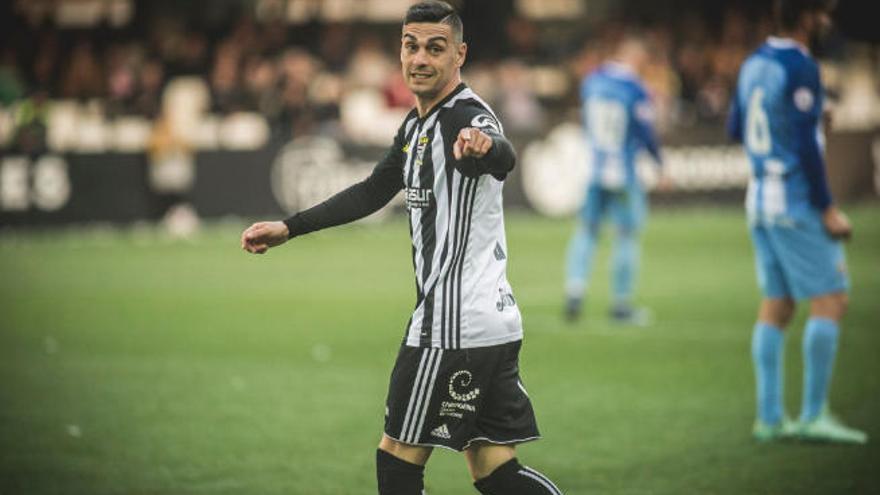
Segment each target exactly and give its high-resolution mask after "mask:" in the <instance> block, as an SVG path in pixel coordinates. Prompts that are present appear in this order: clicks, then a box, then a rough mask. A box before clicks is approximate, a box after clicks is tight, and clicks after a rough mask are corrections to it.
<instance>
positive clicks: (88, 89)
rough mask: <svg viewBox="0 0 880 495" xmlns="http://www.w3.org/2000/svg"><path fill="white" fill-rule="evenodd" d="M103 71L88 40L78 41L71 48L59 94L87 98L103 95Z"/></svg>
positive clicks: (66, 96) (67, 96)
mask: <svg viewBox="0 0 880 495" xmlns="http://www.w3.org/2000/svg"><path fill="white" fill-rule="evenodd" d="M102 75H103V71H102V70H101V64H99V63H98V59H97V57H95V53H94V51H93V49H92V44H91V42H89V41H85V40H84V41H80V42H79V43H77V44H76V46H75V47H74V48H73V53H72V54H71V55H70V60H69V61H68V63H67V69H66V70H65V72H64V76H63V77H62V81H61V96H63V97H65V98H76V99H89V98H98V97H101V96H103V95H104V84H103V78H102Z"/></svg>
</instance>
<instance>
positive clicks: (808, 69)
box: [787, 60, 831, 211]
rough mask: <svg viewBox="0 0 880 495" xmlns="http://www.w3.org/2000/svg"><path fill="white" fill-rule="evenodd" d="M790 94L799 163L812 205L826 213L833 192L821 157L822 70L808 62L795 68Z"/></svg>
mask: <svg viewBox="0 0 880 495" xmlns="http://www.w3.org/2000/svg"><path fill="white" fill-rule="evenodd" d="M787 95H788V97H789V98H791V106H792V108H793V110H792V113H793V116H794V117H793V127H794V134H795V136H794V137H795V139H796V143H797V150H798V159H799V160H798V161H799V163H800V165H801V169H802V170H803V173H804V176H805V178H806V179H807V184H808V185H809V191H810V203H811V204H812V205H813V206H814V207H816V208H818V209H819V210H820V211H824V210H825V209H826V208H828V206H830V205H831V191H830V189H829V187H828V180H827V177H826V174H825V160H824V158H823V156H822V154H823V151H822V144H821V139H822V136H821V132H822V131H821V126H820V122H821V119H822V108H823V107H822V106H823V96H822V84H821V81H820V78H819V67H818V66H817V65H816V64H815V63H813V62H812V61H809V60H806V61H805V62H804V63H803V64H801V65H799V66H798V67H796V68H795V70H794V72H793V74H792V77H791V84H790V85H789V88H788V93H787Z"/></svg>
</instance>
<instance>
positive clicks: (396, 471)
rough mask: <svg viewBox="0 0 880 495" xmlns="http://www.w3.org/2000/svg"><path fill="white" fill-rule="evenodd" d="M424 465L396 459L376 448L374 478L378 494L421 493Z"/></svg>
mask: <svg viewBox="0 0 880 495" xmlns="http://www.w3.org/2000/svg"><path fill="white" fill-rule="evenodd" d="M424 475H425V466H419V465H418V464H413V463H411V462H406V461H404V460H403V459H398V458H397V457H394V456H393V455H391V454H389V453H388V452H385V451H384V450H382V449H376V479H377V480H378V481H379V495H422V489H423V488H424V487H425V484H424Z"/></svg>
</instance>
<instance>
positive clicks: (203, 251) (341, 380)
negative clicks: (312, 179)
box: [0, 204, 880, 495]
mask: <svg viewBox="0 0 880 495" xmlns="http://www.w3.org/2000/svg"><path fill="white" fill-rule="evenodd" d="M850 213H851V215H852V219H853V223H854V225H855V231H856V235H855V239H854V242H852V243H851V244H849V245H848V248H847V249H848V258H849V268H850V272H851V276H852V281H853V290H852V296H851V307H850V313H849V315H848V316H847V319H846V320H845V323H844V325H843V337H842V342H841V348H840V352H839V355H838V361H837V366H836V371H835V377H834V387H833V390H832V398H833V399H832V402H833V405H834V407H835V409H836V411H837V412H838V413H839V414H840V415H841V416H842V417H843V418H845V419H846V420H847V421H848V422H849V423H851V424H852V425H854V426H858V427H861V428H864V429H866V430H868V432H869V434H870V435H871V436H872V440H871V442H870V443H869V444H868V445H867V446H862V447H848V446H817V445H805V444H797V443H794V444H784V445H757V444H755V443H753V442H752V441H751V439H750V437H749V431H750V427H751V422H752V419H753V408H754V406H753V385H752V370H751V364H750V357H749V339H750V334H751V327H752V324H753V320H754V314H755V308H756V305H757V302H758V292H757V289H756V286H755V278H754V272H753V268H752V251H751V245H750V242H749V240H748V237H747V232H746V229H745V224H744V220H743V215H742V213H741V212H740V211H738V210H737V209H731V210H705V209H701V210H697V209H685V210H656V211H655V212H654V213H653V214H652V218H651V221H650V223H649V226H648V229H647V231H646V233H645V246H644V255H643V272H642V277H641V283H640V288H639V299H640V301H642V302H643V303H645V304H646V305H648V306H650V307H651V308H653V310H654V312H655V314H656V317H657V322H656V324H655V325H654V326H653V327H651V328H648V329H632V328H620V327H615V326H612V325H610V324H609V323H608V322H607V321H606V318H605V312H606V308H607V302H608V299H607V293H608V290H607V287H608V285H609V284H608V271H607V269H606V268H605V266H606V263H605V260H607V257H608V245H607V239H606V241H605V243H604V244H603V248H602V249H601V250H600V253H599V256H600V259H599V264H598V265H597V267H598V269H597V271H596V273H595V279H594V284H593V286H594V293H593V295H592V296H591V298H590V299H589V302H588V307H587V308H586V315H585V316H586V317H585V320H584V321H583V323H582V324H581V325H579V326H577V327H574V328H573V327H569V326H567V325H565V324H563V322H562V321H561V318H560V311H561V304H562V293H561V276H562V257H563V253H564V251H565V245H566V242H567V238H568V235H569V232H570V229H571V220H547V219H542V218H538V217H535V216H531V215H527V214H524V213H516V212H512V213H510V214H509V215H508V221H507V226H508V243H509V251H510V253H509V255H510V270H509V276H510V279H511V283H512V284H513V287H514V291H515V294H516V297H517V301H518V303H519V305H520V307H521V310H522V312H523V317H524V322H525V331H526V341H525V346H524V350H523V354H522V370H523V378H524V381H525V384H526V386H527V387H528V389H529V391H530V393H531V395H532V398H533V401H534V404H535V407H536V410H537V414H538V419H539V422H540V425H541V428H542V433H543V434H544V439H543V440H541V441H539V442H535V443H532V444H529V445H526V446H523V447H522V448H521V449H520V451H519V453H520V458H521V460H522V461H523V462H524V463H527V464H530V465H532V466H534V467H536V468H537V469H539V470H541V471H543V472H545V473H546V474H547V475H549V476H550V477H552V478H553V479H554V480H556V482H557V483H558V484H559V486H560V487H561V488H562V489H563V491H564V492H565V493H566V494H569V495H579V494H593V493H607V494H789V493H792V494H851V493H865V494H868V493H880V358H878V357H880V323H878V322H880V206H877V205H876V204H875V205H873V206H861V207H858V208H852V209H851V211H850ZM242 227H244V225H237V224H236V225H232V224H224V225H214V226H210V227H208V228H207V229H205V230H204V231H203V232H202V233H201V234H200V235H199V236H198V238H197V239H195V240H194V241H191V242H182V241H171V240H168V239H165V238H164V237H163V236H161V235H159V234H156V233H155V232H154V231H153V230H150V229H140V230H139V229H125V230H121V231H101V230H96V229H88V230H80V231H73V230H71V231H64V232H61V233H54V234H50V233H47V232H44V233H39V232H33V233H21V232H15V233H7V234H5V235H0V494H2V495H12V494H15V495H18V494H24V495H42V494H89V495H99V494H303V495H331V494H334V495H335V494H339V495H357V494H370V493H375V491H374V490H375V489H374V486H375V482H374V468H373V462H374V449H375V447H376V444H377V442H378V440H379V435H380V432H381V428H382V414H383V409H384V404H383V403H384V397H385V391H386V385H387V380H388V376H389V373H390V370H391V365H392V363H393V360H394V356H395V353H396V350H397V345H398V344H399V342H400V339H401V337H402V329H403V325H404V323H405V322H406V320H407V318H408V316H409V311H410V309H411V306H412V304H413V301H414V297H415V294H414V292H415V291H414V288H413V282H412V267H411V263H410V258H409V257H410V248H409V241H408V235H407V228H406V225H405V223H404V222H403V220H402V219H401V218H400V217H399V216H398V217H397V218H396V219H395V220H393V221H391V222H389V223H386V224H383V225H379V226H360V225H356V226H349V227H344V228H339V229H335V230H330V231H326V232H322V233H318V234H315V235H312V236H310V237H307V238H303V239H298V240H296V241H295V242H293V243H291V244H289V245H286V246H284V247H282V248H279V249H277V250H274V251H272V252H270V253H269V254H267V255H265V256H252V255H246V254H245V253H244V252H242V251H240V250H239V246H238V242H239V241H238V236H239V232H240V229H241V228H242ZM608 233H610V232H608ZM803 321H804V310H803V308H801V309H800V311H799V313H798V318H797V320H796V321H795V323H794V325H793V326H792V329H791V336H790V337H789V339H788V342H787V351H786V360H787V368H786V371H787V373H786V385H787V387H786V401H787V408H788V410H789V412H790V413H791V414H796V413H797V412H798V410H799V400H800V384H801V378H800V373H801V365H800V343H801V335H802V327H803ZM426 483H427V491H428V493H429V494H430V495H461V494H468V493H476V491H474V490H473V488H472V487H471V485H470V481H469V480H468V476H467V470H466V468H465V465H464V462H463V459H462V458H461V456H460V455H457V454H454V453H451V452H447V451H442V452H440V451H438V452H436V453H435V454H434V457H433V459H432V460H431V462H430V464H429V468H428V471H427V476H426Z"/></svg>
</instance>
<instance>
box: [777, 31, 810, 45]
mask: <svg viewBox="0 0 880 495" xmlns="http://www.w3.org/2000/svg"><path fill="white" fill-rule="evenodd" d="M776 36H777V37H779V38H788V39H790V40H794V41H797V42H798V43H800V45H801V46H803V47H806V46H807V45H808V44H809V43H810V36H809V35H808V34H807V32H806V31H804V30H803V29H797V30H794V31H780V32H779V33H778V34H777V35H776Z"/></svg>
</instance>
